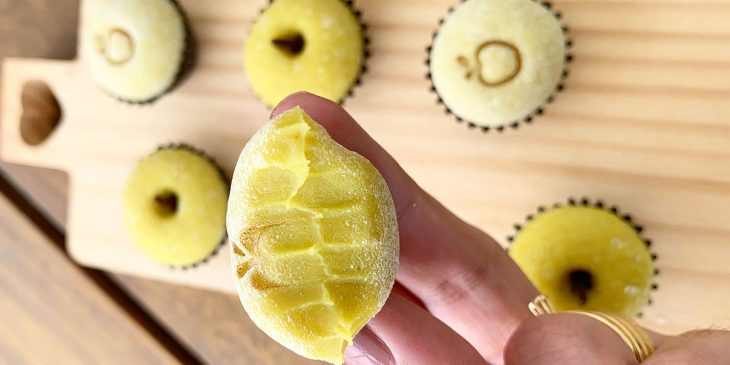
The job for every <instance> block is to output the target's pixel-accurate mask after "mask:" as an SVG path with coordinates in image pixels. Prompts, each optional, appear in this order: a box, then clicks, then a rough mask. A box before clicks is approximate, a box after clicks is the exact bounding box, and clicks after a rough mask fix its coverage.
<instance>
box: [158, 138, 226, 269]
mask: <svg viewBox="0 0 730 365" xmlns="http://www.w3.org/2000/svg"><path fill="white" fill-rule="evenodd" d="M164 150H185V151H190V152H192V153H194V154H196V155H198V156H200V157H203V158H205V159H206V160H207V161H208V162H210V163H211V164H213V166H215V168H216V170H218V173H219V174H220V177H221V180H222V181H223V183H224V184H225V185H226V187H229V186H230V184H229V183H228V181H229V179H228V176H227V175H226V173H225V171H224V170H223V168H222V167H221V166H220V165H219V164H218V163H217V162H216V161H215V159H213V157H211V156H210V155H208V154H207V153H205V152H203V151H202V150H200V149H197V148H195V147H193V146H191V145H189V144H186V143H170V144H166V145H162V146H159V147H157V149H156V150H155V153H156V152H160V151H164ZM227 242H228V233H227V232H226V230H225V227H224V229H223V236H222V237H221V242H220V243H219V244H218V245H217V246H216V247H215V248H214V249H213V251H211V253H210V254H208V256H206V257H205V258H203V259H202V260H200V261H198V262H194V263H192V264H188V265H166V266H167V267H168V268H169V269H171V270H181V271H187V270H192V269H195V268H198V267H199V266H201V265H204V264H206V263H207V262H208V261H210V259H211V258H213V257H215V256H216V255H218V252H219V251H220V250H221V247H223V246H225V245H226V243H227Z"/></svg>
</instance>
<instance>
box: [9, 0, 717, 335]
mask: <svg viewBox="0 0 730 365" xmlns="http://www.w3.org/2000/svg"><path fill="white" fill-rule="evenodd" d="M94 3H95V0H89V1H87V2H85V4H87V5H90V7H89V8H88V9H87V10H90V9H91V7H92V6H91V5H93V4H94ZM455 3H457V1H456V0H453V1H452V0H428V1H414V0H399V1H385V0H363V1H361V2H359V7H360V8H361V9H362V10H363V12H364V19H365V22H366V23H367V24H368V25H369V26H370V39H371V41H372V54H373V55H372V57H371V58H370V59H369V61H368V65H369V72H368V73H367V74H365V75H364V77H363V84H362V86H361V87H358V88H357V89H356V91H355V97H354V98H352V99H348V100H347V102H346V107H347V108H348V110H349V111H350V112H351V113H352V114H353V115H354V116H355V117H356V118H357V119H358V120H359V121H360V122H361V123H362V124H363V125H364V127H365V128H366V129H367V130H368V131H369V132H370V133H371V134H372V135H373V136H374V137H375V138H376V139H377V140H378V141H379V142H381V143H382V144H383V145H384V146H385V147H386V148H387V149H388V150H390V151H391V152H392V153H393V154H394V156H395V157H396V158H397V159H398V160H399V161H400V162H401V163H402V164H403V166H404V167H405V168H406V170H408V171H409V172H410V173H411V174H412V175H413V176H414V177H415V179H416V180H417V181H419V183H420V184H421V185H423V186H424V188H426V189H427V190H428V191H430V192H432V193H433V195H435V196H436V197H437V198H438V199H440V200H442V201H443V202H444V203H445V204H446V205H447V206H448V207H449V208H451V209H452V210H454V211H455V212H456V213H457V214H459V215H460V216H462V217H463V218H465V219H466V220H468V221H470V222H472V223H474V224H475V225H477V226H479V227H481V228H483V229H485V230H486V231H488V232H490V233H491V234H493V235H494V236H496V237H497V238H498V239H501V240H502V241H503V242H504V237H506V236H507V235H509V234H511V233H512V232H511V226H512V224H513V223H517V222H520V221H522V220H523V218H524V217H525V216H526V215H527V214H529V213H531V212H533V211H534V210H535V209H536V208H537V207H538V206H540V205H546V204H551V203H553V202H557V201H564V200H565V199H566V198H567V197H569V196H577V197H580V196H584V195H585V196H589V197H592V198H598V199H602V200H603V201H605V202H607V203H609V204H616V205H618V206H619V207H620V208H621V209H622V210H623V211H625V212H628V213H631V214H632V215H633V216H634V217H635V218H636V220H637V221H638V223H640V224H642V225H643V226H644V227H645V235H646V236H647V237H649V238H652V239H653V241H654V242H655V245H654V250H655V251H656V252H657V253H658V255H659V261H658V262H657V266H658V267H659V268H660V269H661V270H662V272H661V274H660V276H659V277H658V278H657V282H658V284H659V290H658V291H657V292H655V294H654V305H652V306H650V307H649V308H648V309H647V310H646V311H645V318H644V323H645V324H647V325H648V326H649V327H652V328H655V329H659V330H668V331H672V332H674V331H678V330H683V329H689V328H695V327H704V326H709V325H720V326H727V325H729V324H730V313H728V312H727V310H726V309H725V307H724V303H725V302H726V301H727V300H728V299H730V269H729V268H728V266H727V265H726V262H727V260H728V259H729V258H730V243H729V242H728V241H729V239H730V229H729V228H728V220H729V218H728V217H730V204H728V202H729V200H730V143H728V140H729V138H730V121H728V117H727V115H729V114H730V103H728V98H730V97H729V94H730V51H729V50H728V49H729V48H728V47H727V44H728V43H727V39H728V37H729V36H730V28H728V26H727V21H726V20H727V19H730V2H728V1H713V2H695V1H689V0H673V1H660V0H644V1H605V0H584V1H578V0H562V1H555V2H554V4H555V6H556V8H557V9H560V11H561V12H562V14H563V18H564V19H565V23H566V24H567V25H568V26H569V28H570V30H571V32H570V37H571V38H572V39H573V41H574V43H575V47H574V48H573V54H574V55H575V62H573V63H572V64H571V65H570V72H571V75H570V78H569V79H568V82H567V87H566V90H565V92H563V93H560V94H559V95H558V96H557V98H556V101H555V102H554V103H552V104H550V105H548V107H547V109H546V110H547V114H546V115H545V116H544V117H542V118H539V119H538V120H536V121H535V123H533V124H534V125H530V126H523V127H521V128H520V129H518V130H516V131H508V132H505V133H503V134H497V133H491V134H488V135H483V134H482V133H481V132H479V131H477V130H468V129H467V128H465V127H464V126H463V125H458V124H456V123H455V122H454V120H453V118H451V117H450V116H449V115H447V114H445V113H443V108H442V107H441V106H439V105H437V104H436V103H435V101H434V100H435V96H434V95H433V94H432V93H431V92H430V91H429V90H428V83H427V81H426V80H425V77H424V75H425V73H426V70H425V66H422V65H423V61H424V59H425V51H424V49H425V47H426V46H427V45H428V43H429V39H430V36H431V33H432V32H433V30H434V29H435V27H436V24H437V23H438V19H439V18H440V17H441V16H443V15H444V14H445V13H446V10H447V8H448V7H449V6H450V5H453V4H455ZM182 4H183V6H184V7H185V9H186V10H187V13H188V14H189V16H190V18H191V21H192V25H193V28H194V30H195V32H196V34H197V36H198V40H199V42H200V47H199V48H200V62H199V65H198V68H197V69H196V71H195V72H194V73H193V75H192V77H191V78H190V79H189V80H188V81H187V82H186V83H184V84H183V85H182V86H181V87H180V88H179V89H178V90H176V91H175V92H174V93H173V94H171V95H168V96H166V97H165V98H163V99H161V100H160V101H158V102H157V103H155V104H154V105H152V106H150V107H146V108H137V107H130V106H127V105H124V104H121V103H117V102H115V101H114V100H112V99H110V98H108V97H106V96H105V95H103V94H102V93H100V92H99V91H98V90H97V89H96V87H95V85H94V84H93V82H91V79H90V76H89V74H88V69H87V67H85V63H84V57H83V52H82V53H81V54H82V57H81V58H80V59H79V61H78V62H71V63H57V62H48V61H28V60H11V61H10V62H7V63H6V64H5V77H4V79H3V81H4V89H3V95H4V97H3V104H2V112H3V114H2V125H1V126H0V142H1V143H0V155H2V157H3V158H5V159H8V160H11V161H15V162H22V163H28V164H33V165H43V166H53V167H58V168H62V169H65V170H67V171H69V173H70V174H71V176H72V178H71V180H72V183H71V206H70V215H69V240H70V242H69V243H70V245H71V246H70V248H71V251H72V252H73V253H74V255H75V256H76V257H77V258H78V259H80V261H82V262H84V263H87V264H91V265H95V266H99V267H104V268H109V269H113V270H119V271H122V272H128V273H133V274H137V275H144V276H148V277H155V278H160V279H164V280H170V281H174V282H182V283H188V284H191V285H203V286H207V287H211V288H216V289H221V290H232V286H231V285H230V283H229V280H230V278H229V275H228V273H227V270H228V268H227V266H228V262H227V259H226V257H225V255H219V256H218V257H216V259H215V260H213V261H212V262H211V263H210V264H209V265H206V266H205V267H203V268H201V269H200V270H198V271H196V272H194V273H192V274H191V272H185V273H180V272H170V271H169V270H166V269H164V268H160V267H157V266H155V265H154V264H152V263H150V262H148V261H146V259H144V258H143V257H142V256H141V255H140V254H139V252H137V251H136V250H135V249H134V246H133V245H132V244H131V242H130V241H129V239H128V238H127V236H126V231H125V229H124V227H123V224H122V222H123V220H122V213H121V202H120V199H119V196H120V195H121V191H122V189H123V183H124V181H125V179H126V177H127V175H128V173H129V171H130V170H131V168H132V167H133V166H134V164H135V162H136V161H137V160H138V159H139V158H141V157H142V156H144V155H145V154H146V153H147V152H149V151H151V150H153V149H154V147H155V146H157V145H159V144H161V143H166V142H170V141H185V142H188V143H191V144H193V145H195V146H197V147H199V148H202V149H203V150H205V151H206V152H208V153H209V154H211V155H212V156H213V157H215V158H216V159H217V160H218V161H219V162H220V163H221V164H222V165H223V166H224V168H225V169H227V170H228V171H230V170H231V169H232V167H233V163H234V162H235V159H236V157H237V155H238V152H239V151H240V148H241V147H242V146H243V144H244V143H245V141H246V139H247V138H248V137H249V136H250V135H251V134H252V133H253V131H254V130H255V129H256V128H257V127H258V126H260V125H261V124H262V123H263V122H264V121H265V119H266V115H267V114H268V112H267V110H265V108H264V107H263V105H262V104H261V103H260V102H258V101H257V100H256V99H255V98H254V97H253V96H252V95H251V93H250V91H248V89H247V87H246V83H245V79H244V77H243V74H242V73H241V71H240V64H241V57H242V54H241V48H242V44H243V42H244V41H245V35H246V31H247V29H248V27H249V26H250V24H251V22H252V21H253V19H254V17H255V15H256V14H257V12H258V10H259V9H260V8H261V7H262V6H263V4H264V1H263V0H260V1H259V0H250V1H233V0H217V1H212V2H197V1H192V0H189V1H182ZM84 18H85V17H84V15H82V17H81V19H84ZM82 24H83V22H82ZM418 65H420V67H417V66H418ZM30 79H41V80H44V81H46V82H47V83H48V84H49V85H50V86H51V88H52V89H53V90H54V91H55V92H56V96H57V97H58V98H59V100H60V101H61V104H62V107H63V108H65V109H64V110H65V111H66V112H67V114H65V115H66V117H65V118H64V120H63V121H62V125H61V127H60V128H59V129H58V130H57V132H56V133H55V134H54V135H52V136H51V138H50V139H49V140H48V141H47V142H46V143H45V144H44V145H42V146H40V147H30V146H27V145H25V144H24V143H23V142H22V140H21V139H19V138H18V135H19V134H18V128H17V120H19V116H20V114H21V113H22V111H21V110H20V108H19V106H18V105H19V103H18V97H19V95H20V90H21V89H22V85H23V83H24V82H25V81H27V80H30ZM99 115H104V116H105V117H104V118H103V119H104V120H103V122H102V121H100V120H99V118H98V116H99ZM122 141H123V143H122ZM100 176H103V178H100ZM99 212H105V214H103V215H100V214H99ZM100 216H101V217H103V220H99V219H98V217H100ZM90 223H93V224H90ZM99 242H102V243H104V245H100V244H99Z"/></svg>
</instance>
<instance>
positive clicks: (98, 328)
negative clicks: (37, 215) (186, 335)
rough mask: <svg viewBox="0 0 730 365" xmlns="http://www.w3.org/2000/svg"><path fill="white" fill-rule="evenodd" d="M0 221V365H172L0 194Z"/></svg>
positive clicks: (162, 351)
mask: <svg viewBox="0 0 730 365" xmlns="http://www.w3.org/2000/svg"><path fill="white" fill-rule="evenodd" d="M0 217H2V219H0V232H2V235H3V237H2V241H0V291H2V293H3V294H2V295H0V313H2V318H3V325H2V326H0V338H2V341H0V346H1V347H2V348H1V350H0V363H6V364H50V363H54V364H90V363H100V364H121V363H140V364H142V363H144V364H174V363H177V361H176V360H175V358H173V357H172V356H171V355H170V354H169V353H168V352H167V351H166V350H165V349H164V348H162V347H161V346H160V345H159V344H158V343H157V342H155V340H154V339H152V337H151V336H150V335H149V334H148V333H147V332H146V331H145V330H144V329H143V328H141V327H140V326H139V325H138V324H137V323H136V322H134V321H133V320H131V319H130V318H128V317H127V315H126V313H124V311H123V310H122V309H120V308H119V307H118V306H117V304H116V303H115V302H114V301H113V300H111V299H110V298H108V297H106V296H105V295H104V294H103V293H101V292H100V291H99V290H98V289H97V288H96V287H95V286H94V285H93V284H92V283H91V282H90V281H89V279H88V278H86V277H85V276H84V275H83V274H82V273H81V270H79V269H78V268H77V267H76V266H75V265H74V264H73V263H71V262H70V261H68V259H67V258H66V256H65V253H64V252H62V251H60V250H58V249H51V248H52V247H53V244H52V243H50V242H47V238H45V237H44V236H43V235H42V234H41V233H40V232H38V231H37V230H36V229H35V227H33V226H32V224H31V223H30V222H29V221H28V220H27V219H25V217H23V216H22V215H21V214H20V213H19V212H18V211H17V210H15V208H14V207H12V206H11V205H10V203H9V202H8V200H7V199H6V198H5V197H3V196H2V195H0Z"/></svg>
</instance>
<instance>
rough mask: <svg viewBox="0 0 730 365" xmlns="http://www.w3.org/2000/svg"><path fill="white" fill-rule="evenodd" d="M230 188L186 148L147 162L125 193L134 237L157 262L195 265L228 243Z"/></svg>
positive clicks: (207, 162) (156, 155)
mask: <svg viewBox="0 0 730 365" xmlns="http://www.w3.org/2000/svg"><path fill="white" fill-rule="evenodd" d="M227 198H228V187H227V183H226V181H225V180H224V178H223V175H222V174H221V172H220V170H219V169H218V167H217V166H216V165H215V163H213V162H212V161H210V160H209V159H208V158H206V157H204V156H202V155H201V154H200V153H198V152H196V151H192V150H190V149H189V148H186V147H170V148H165V149H161V150H159V151H157V152H155V153H153V154H151V155H149V156H147V157H146V158H145V159H144V160H142V161H141V162H140V163H139V164H138V165H137V167H136V168H135V169H134V171H133V172H132V175H131V176H130V177H129V181H128V182H127V187H126V190H125V192H124V208H125V217H126V223H127V228H128V231H129V235H130V236H131V237H132V240H133V241H134V242H135V243H136V244H137V246H138V247H139V248H140V250H142V252H143V253H144V254H145V255H147V256H148V257H149V258H151V259H152V260H154V261H156V262H158V263H161V264H164V265H170V266H189V265H192V264H196V263H199V262H201V261H203V260H205V259H206V258H207V257H208V256H210V255H211V254H213V253H214V252H215V250H216V249H217V248H218V247H219V246H220V245H221V244H222V243H223V241H224V240H225V234H226V232H225V215H226V202H227Z"/></svg>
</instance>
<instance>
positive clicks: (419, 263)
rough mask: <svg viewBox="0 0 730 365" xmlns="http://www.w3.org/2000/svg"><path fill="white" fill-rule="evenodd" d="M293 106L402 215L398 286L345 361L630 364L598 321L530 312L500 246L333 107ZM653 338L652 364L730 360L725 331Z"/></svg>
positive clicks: (304, 99)
mask: <svg viewBox="0 0 730 365" xmlns="http://www.w3.org/2000/svg"><path fill="white" fill-rule="evenodd" d="M295 106H300V107H301V108H302V109H304V110H305V111H306V112H307V114H309V116H311V117H312V118H313V119H314V120H316V121H317V122H318V123H320V124H321V125H322V126H323V127H324V128H326V129H327V131H328V132H329V134H330V135H331V136H332V137H333V138H334V139H335V140H336V141H337V142H339V143H340V144H341V145H343V146H345V147H347V148H348V149H350V150H352V151H355V152H357V153H359V154H361V155H363V156H364V157H366V158H367V159H368V160H370V162H371V163H372V164H373V165H375V167H376V168H377V169H378V170H379V171H380V173H381V174H382V175H383V177H384V178H385V180H386V181H387V183H388V187H389V188H390V192H391V194H392V195H393V200H394V202H395V206H396V211H397V215H398V228H399V231H400V244H401V249H400V266H399V267H398V272H397V275H396V280H397V282H396V284H395V287H394V289H393V292H392V294H391V296H390V298H389V299H388V301H387V302H386V304H385V306H384V307H383V309H382V310H381V311H380V313H378V315H376V316H375V318H373V319H372V320H371V321H370V322H369V323H368V325H367V326H366V327H365V328H364V329H363V330H362V331H361V332H360V333H359V334H358V336H357V337H356V338H355V340H354V343H353V345H352V346H350V347H349V348H348V349H347V351H346V354H345V357H346V359H347V363H348V364H351V365H360V364H362V365H365V364H383V365H390V364H400V365H436V364H438V365H442V364H502V363H505V362H506V363H507V364H556V363H560V364H564V365H570V364H604V363H605V364H635V363H636V360H634V359H633V354H632V353H631V351H630V350H629V348H628V346H626V345H625V344H624V343H623V342H622V340H621V339H620V338H619V337H618V336H617V335H616V334H614V333H613V332H612V331H611V330H610V329H609V328H608V327H606V326H604V325H603V324H601V323H600V322H597V321H595V320H593V319H590V318H587V317H584V316H581V315H576V314H556V315H549V316H541V317H536V318H533V317H532V315H531V314H530V312H529V311H528V308H527V304H528V303H529V302H530V301H531V300H532V299H534V298H535V297H536V296H537V295H538V292H537V290H536V289H535V288H534V287H533V286H532V285H531V284H530V282H529V280H528V279H527V278H526V277H525V276H524V274H523V273H522V271H520V269H519V268H518V267H517V265H516V264H515V263H514V262H513V261H512V259H511V258H510V257H509V256H508V255H507V253H506V251H505V250H504V249H503V248H502V247H501V246H500V245H499V244H498V243H497V242H496V241H494V239H492V238H491V237H489V236H488V235H487V234H485V233H484V232H482V231H480V230H479V229H477V228H475V227H473V226H471V225H469V224H467V223H466V222H464V221H462V220H461V219H459V218H458V217H456V216H455V215H453V214H452V213H451V212H449V211H448V210H447V209H446V208H445V207H444V206H442V205H441V204H440V203H439V202H437V201H436V200H435V199H434V198H432V197H431V196H430V195H429V194H428V193H426V192H425V191H423V190H422V189H421V188H420V187H419V186H418V184H416V183H415V182H414V181H413V179H411V178H410V177H409V176H408V174H406V173H405V171H403V169H402V168H401V167H400V166H399V165H398V163H397V162H396V161H395V160H394V159H393V158H392V157H391V156H390V155H389V154H388V153H387V152H386V151H385V150H383V148H382V147H380V146H379V145H378V144H377V143H376V142H375V141H374V140H373V139H372V138H371V137H370V136H369V135H368V134H367V133H366V132H365V131H364V130H363V129H362V128H361V127H360V126H359V125H358V124H357V123H356V122H355V120H354V119H353V118H352V117H351V116H350V115H349V114H347V112H346V111H345V110H344V109H342V108H341V107H340V106H339V105H337V104H335V103H333V102H331V101H328V100H326V99H322V98H320V97H317V96H314V95H311V94H307V93H297V94H294V95H292V96H290V97H288V98H287V99H285V100H284V101H282V102H281V103H280V104H279V105H278V106H277V107H276V108H275V109H274V111H273V112H272V116H276V115H278V114H281V113H282V112H284V111H286V110H289V109H291V108H293V107H295ZM485 209H488V207H485ZM652 336H653V337H654V340H655V342H656V343H657V344H661V347H660V348H659V349H658V350H657V352H656V353H655V355H654V356H652V357H651V359H650V360H649V361H647V363H649V364H662V362H661V361H665V362H664V363H667V364H669V363H671V364H677V363H681V362H677V361H679V360H681V359H690V358H689V357H687V356H692V357H691V359H695V360H696V362H691V363H692V364H695V363H701V362H699V361H701V360H706V361H713V360H714V361H721V359H723V360H724V361H722V363H723V364H727V363H730V349H727V348H726V347H728V346H727V344H728V343H730V342H729V341H730V336H728V334H727V333H725V332H701V333H694V334H688V335H686V336H680V337H677V338H674V339H666V338H664V337H663V336H659V335H655V334H652ZM723 341H725V345H726V346H724V347H723V346H722V342H723ZM722 356H724V357H722ZM673 359H679V360H676V361H672V360H673ZM666 361H669V362H666ZM688 363H690V362H688ZM705 363H706V364H714V363H713V362H705ZM716 363H717V364H720V362H716ZM702 364H704V363H702Z"/></svg>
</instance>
